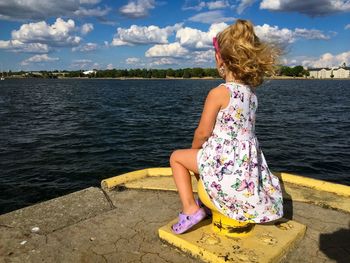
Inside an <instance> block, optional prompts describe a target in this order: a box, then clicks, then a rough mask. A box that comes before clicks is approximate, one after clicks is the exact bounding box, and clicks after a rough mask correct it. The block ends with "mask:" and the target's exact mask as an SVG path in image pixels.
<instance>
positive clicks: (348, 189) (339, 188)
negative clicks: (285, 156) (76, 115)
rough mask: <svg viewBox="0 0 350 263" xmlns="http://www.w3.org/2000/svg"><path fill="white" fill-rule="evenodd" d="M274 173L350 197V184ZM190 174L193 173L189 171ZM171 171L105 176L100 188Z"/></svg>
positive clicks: (168, 169)
mask: <svg viewBox="0 0 350 263" xmlns="http://www.w3.org/2000/svg"><path fill="white" fill-rule="evenodd" d="M272 173H273V174H274V175H276V176H278V177H279V178H280V179H281V180H282V182H288V183H291V184H295V185H299V186H304V187H309V188H313V189H315V190H318V191H325V192H330V193H334V194H337V195H342V196H346V197H350V186H347V185H342V184H336V183H330V182H326V181H323V180H318V179H313V178H308V177H304V176H300V175H295V174H290V173H284V172H272ZM191 174H193V173H192V172H191ZM171 175H172V171H171V168H170V167H157V168H148V169H142V170H137V171H132V172H129V173H125V174H121V175H118V176H114V177H111V178H107V179H104V180H102V181H101V187H102V189H106V190H110V189H113V188H114V187H116V186H117V185H121V184H124V183H128V182H131V181H135V180H139V179H142V178H145V177H159V176H171Z"/></svg>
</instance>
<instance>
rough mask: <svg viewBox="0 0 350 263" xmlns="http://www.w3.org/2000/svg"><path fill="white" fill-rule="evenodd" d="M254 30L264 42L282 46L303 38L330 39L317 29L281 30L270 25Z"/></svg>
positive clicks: (256, 27)
mask: <svg viewBox="0 0 350 263" xmlns="http://www.w3.org/2000/svg"><path fill="white" fill-rule="evenodd" d="M254 29H255V33H256V34H257V36H258V37H259V38H261V39H262V40H264V41H268V42H273V43H277V44H282V45H286V44H291V43H293V42H295V41H296V40H298V39H301V38H304V39H318V40H328V39H330V36H327V35H325V34H324V33H323V32H322V31H320V30H316V29H305V28H296V29H295V30H291V29H288V28H281V29H280V28H279V27H278V26H270V25H268V24H264V25H262V26H255V28H254Z"/></svg>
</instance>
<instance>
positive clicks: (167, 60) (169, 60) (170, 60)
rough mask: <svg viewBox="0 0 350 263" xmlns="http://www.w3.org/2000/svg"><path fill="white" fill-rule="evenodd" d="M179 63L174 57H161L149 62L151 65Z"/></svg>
mask: <svg viewBox="0 0 350 263" xmlns="http://www.w3.org/2000/svg"><path fill="white" fill-rule="evenodd" d="M178 63H179V62H178V61H177V60H176V59H174V58H160V59H157V60H154V61H152V62H151V63H150V64H149V67H154V66H164V65H177V64H178Z"/></svg>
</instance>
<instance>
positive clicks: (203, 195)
mask: <svg viewBox="0 0 350 263" xmlns="http://www.w3.org/2000/svg"><path fill="white" fill-rule="evenodd" d="M197 189H198V196H199V198H200V199H201V201H202V202H203V204H204V205H205V206H206V207H208V208H209V209H210V210H211V212H212V214H213V220H212V227H213V230H214V231H215V232H216V233H219V234H222V235H225V236H229V237H242V236H246V235H248V234H250V233H251V232H252V230H253V228H254V226H255V224H254V223H247V222H240V221H237V220H235V219H232V218H229V217H227V216H225V215H223V214H222V213H220V212H219V211H218V210H217V208H216V207H215V205H214V204H213V203H212V202H211V200H210V198H209V196H208V194H207V192H206V190H205V189H204V187H203V182H202V180H199V181H198V184H197Z"/></svg>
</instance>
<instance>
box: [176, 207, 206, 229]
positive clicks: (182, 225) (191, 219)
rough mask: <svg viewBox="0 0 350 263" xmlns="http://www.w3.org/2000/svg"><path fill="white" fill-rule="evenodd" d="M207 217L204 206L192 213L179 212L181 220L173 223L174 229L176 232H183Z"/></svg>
mask: <svg viewBox="0 0 350 263" xmlns="http://www.w3.org/2000/svg"><path fill="white" fill-rule="evenodd" d="M205 217H206V213H205V211H204V209H203V208H199V209H198V210H197V212H195V213H194V214H192V215H186V214H183V213H179V222H177V223H176V224H174V225H172V227H171V228H172V230H173V232H174V233H175V234H182V233H184V232H186V231H187V230H189V229H190V228H192V227H193V226H195V225H196V224H198V223H199V222H200V221H202V220H203V219H204V218H205Z"/></svg>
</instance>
